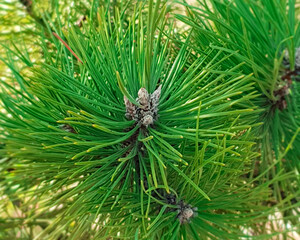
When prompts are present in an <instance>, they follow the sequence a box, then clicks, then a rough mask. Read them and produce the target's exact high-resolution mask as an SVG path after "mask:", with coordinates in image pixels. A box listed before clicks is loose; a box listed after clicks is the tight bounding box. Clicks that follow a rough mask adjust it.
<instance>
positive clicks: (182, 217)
mask: <svg viewBox="0 0 300 240" xmlns="http://www.w3.org/2000/svg"><path fill="white" fill-rule="evenodd" d="M166 200H167V203H168V204H171V205H176V206H177V207H178V208H177V213H178V214H177V218H178V219H179V222H180V224H184V223H189V222H190V221H191V218H192V217H196V216H197V215H198V213H197V211H198V208H197V207H192V206H191V205H190V204H186V203H185V202H184V201H182V200H180V201H179V202H177V199H176V196H175V195H173V194H168V195H167V196H166Z"/></svg>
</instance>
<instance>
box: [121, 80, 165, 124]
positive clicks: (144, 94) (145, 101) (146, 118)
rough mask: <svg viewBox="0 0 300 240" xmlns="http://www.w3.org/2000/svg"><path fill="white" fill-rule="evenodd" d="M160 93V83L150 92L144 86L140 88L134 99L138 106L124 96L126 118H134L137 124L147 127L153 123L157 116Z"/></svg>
mask: <svg viewBox="0 0 300 240" xmlns="http://www.w3.org/2000/svg"><path fill="white" fill-rule="evenodd" d="M160 94H161V85H160V86H159V87H158V88H157V89H156V90H155V91H154V92H153V93H152V94H149V93H148V91H147V90H146V89H145V88H140V90H139V91H138V98H137V99H136V101H137V102H138V103H139V106H136V105H134V104H133V103H132V102H130V101H129V99H128V98H127V97H126V96H124V102H125V107H126V114H125V116H126V118H127V119H129V120H135V121H136V122H138V123H139V124H141V125H143V126H145V127H148V126H149V125H151V124H153V122H154V121H156V120H157V118H158V103H159V98H160Z"/></svg>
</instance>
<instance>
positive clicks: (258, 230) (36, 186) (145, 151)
mask: <svg viewBox="0 0 300 240" xmlns="http://www.w3.org/2000/svg"><path fill="white" fill-rule="evenodd" d="M22 2H23V4H24V1H22ZM53 2H54V3H55V4H54V5H53V7H54V9H55V13H56V14H57V18H55V17H54V16H56V15H54V16H52V15H50V14H47V13H45V14H43V15H42V16H41V17H39V18H38V19H39V20H38V22H39V25H38V26H39V27H38V28H37V29H38V30H37V31H38V38H37V40H36V47H37V48H38V49H39V57H40V60H36V61H34V60H33V58H32V55H30V54H29V53H28V52H26V53H22V51H20V50H19V48H18V47H17V46H15V48H14V49H10V48H9V47H7V48H6V50H7V51H6V54H7V55H6V56H5V57H4V56H3V57H2V55H1V60H2V61H3V62H4V63H5V64H6V65H7V67H8V68H9V69H10V75H9V78H8V79H9V80H10V81H7V79H2V80H1V89H0V90H1V91H0V99H1V102H0V104H1V112H0V124H1V128H0V141H1V148H0V153H1V156H2V159H1V166H0V171H1V182H0V191H1V194H2V195H3V199H2V202H1V203H0V206H1V209H9V206H10V205H12V206H14V208H16V209H17V211H21V212H22V214H23V215H22V217H20V218H15V217H13V216H11V215H10V212H9V211H6V210H1V212H0V214H1V215H0V223H1V224H0V237H2V236H14V235H18V236H19V235H20V236H22V237H24V239H33V238H35V239H135V240H137V239H153V240H154V239H157V240H161V239H163V240H175V239H178V240H182V239H184V240H190V239H196V240H198V239H201V240H202V239H205V240H206V239H207V240H210V239H244V238H252V237H256V236H257V237H259V238H260V239H262V238H265V239H270V237H273V236H277V235H280V234H281V235H286V234H288V232H289V231H293V230H294V225H292V227H290V228H289V229H288V228H284V229H283V230H282V229H270V223H269V220H268V218H269V217H270V216H272V217H273V218H274V220H273V222H274V224H276V223H277V221H278V220H282V219H284V220H286V223H288V224H290V223H294V222H292V221H290V219H292V220H295V218H294V215H295V214H294V212H292V211H294V210H295V209H297V206H298V207H299V204H298V203H297V191H298V190H297V183H298V182H297V181H298V179H297V174H296V171H298V170H299V165H298V164H299V162H297V161H295V159H297V158H298V156H299V155H298V156H296V154H297V153H298V152H299V151H298V150H297V149H295V148H292V146H293V143H297V142H298V141H299V138H298V137H297V135H295V134H296V133H297V131H299V130H297V129H298V128H297V126H299V118H297V116H298V115H297V114H298V113H299V111H298V110H299V106H297V100H299V99H297V96H299V91H298V88H299V84H298V83H299V82H298V81H297V80H296V79H297V76H296V75H297V74H298V72H297V71H299V69H298V67H297V66H298V65H297V64H298V60H297V59H298V55H297V52H298V50H297V51H295V50H293V49H294V48H292V47H291V46H290V45H288V46H286V45H283V49H281V48H280V49H279V50H280V51H281V52H280V54H279V55H280V58H279V59H277V58H275V60H278V61H279V60H280V61H279V62H278V63H277V62H276V61H275V63H276V64H279V63H280V64H281V62H282V61H283V58H284V56H285V51H284V49H285V48H287V49H288V52H289V55H286V57H285V61H286V62H287V63H286V64H288V67H286V68H285V69H284V68H283V67H280V69H277V68H275V70H276V71H275V73H274V74H275V75H276V78H273V77H266V75H265V73H270V71H269V70H270V69H269V65H268V67H264V65H263V64H266V66H267V63H268V64H269V63H270V62H272V60H274V59H271V60H270V59H269V58H268V57H266V58H264V59H265V60H264V61H265V62H263V64H261V63H260V62H258V61H256V60H257V58H259V57H262V56H265V53H263V54H262V56H259V57H256V56H255V55H254V53H251V52H252V51H253V52H257V48H258V46H259V44H257V45H255V42H254V41H250V42H253V44H252V45H249V46H250V48H248V40H247V37H246V36H248V35H249V36H251V35H250V34H248V33H246V32H247V31H246V30H245V29H246V27H245V26H247V24H248V23H247V24H246V23H245V24H246V25H245V24H244V22H246V21H244V22H243V21H242V22H240V23H237V27H239V31H234V29H232V28H234V26H235V25H233V27H231V28H230V29H231V30H232V32H234V33H237V32H241V31H240V30H241V29H242V30H243V29H244V30H245V33H244V35H242V36H240V35H238V37H239V38H240V39H239V38H236V37H233V39H239V40H238V42H230V41H229V40H228V41H227V40H225V39H226V38H225V36H232V35H230V34H232V32H228V33H227V32H226V34H224V38H222V41H223V42H220V38H219V35H218V33H215V32H214V30H215V29H214V26H218V25H217V24H216V23H218V22H219V20H217V19H218V18H215V17H214V16H215V15H214V14H215V12H213V11H211V6H212V7H214V8H213V9H215V8H216V6H219V5H218V4H221V3H219V1H213V0H212V1H210V2H211V3H212V4H213V5H211V6H208V5H207V4H205V1H199V4H200V6H201V7H199V8H196V7H194V6H193V7H192V6H188V5H186V4H185V3H184V2H182V4H183V5H184V6H185V7H187V14H188V16H182V15H176V17H177V19H175V13H176V12H177V11H178V9H176V7H177V5H174V6H173V5H171V4H170V3H168V1H153V0H149V1H138V4H133V3H132V2H131V1H112V2H113V3H110V1H108V2H103V3H102V2H101V1H99V2H97V1H92V3H89V4H87V5H86V7H84V8H82V14H81V15H82V16H81V17H80V18H78V17H79V16H78V11H79V10H78V11H77V12H76V14H70V16H69V17H68V16H66V14H65V13H64V10H63V9H64V8H63V7H59V6H61V5H60V4H59V3H61V1H59V0H55V1H53ZM81 2H84V1H80V3H81ZM215 2H218V4H217V3H215ZM225 2H226V4H227V3H228V2H227V1H225ZM234 2H236V4H239V3H240V4H242V3H243V4H242V5H241V6H244V4H245V1H234ZM251 2H252V1H251ZM268 2H269V1H268ZM201 4H202V5H201ZM222 4H225V3H222ZM253 4H254V3H253ZM226 6H227V5H226ZM237 6H238V7H240V5H233V6H232V7H237ZM178 7H182V6H178ZM34 9H35V8H34V6H31V5H30V8H29V9H27V11H29V10H30V11H31V13H30V14H32V15H33V16H36V15H35V12H34ZM216 9H218V8H216ZM221 9H222V8H221ZM253 9H254V8H253ZM88 10H89V11H88ZM227 10H228V13H231V11H230V5H229V6H228V9H227ZM254 10H255V9H254ZM210 11H211V12H210ZM220 11H221V10H220ZM222 11H223V10H222ZM224 11H225V10H224ZM249 11H250V10H249ZM233 12H234V11H233ZM63 13H64V14H63ZM204 13H205V14H206V15H205V17H206V18H205V20H201V19H202V18H201V17H202V15H203V14H204ZM222 13H223V12H222ZM255 13H256V11H255V12H254V14H255ZM232 14H233V15H234V16H235V14H237V13H236V12H234V13H232ZM270 17H271V16H270ZM252 18H254V16H252ZM252 18H250V16H249V18H248V20H249V21H250V20H251V19H252ZM78 19H79V20H80V21H79V20H78ZM178 19H179V20H181V21H182V22H184V23H187V24H189V25H190V26H192V27H193V29H189V30H188V31H181V29H180V27H178V25H177V23H178ZM254 19H256V18H254ZM214 20H215V22H214ZM78 21H79V22H78ZM206 21H207V22H206ZM208 22H209V24H215V25H212V26H210V25H208ZM200 23H201V24H202V25H201V24H200ZM225 23H226V22H222V25H224V24H225ZM226 24H227V23H226ZM228 24H229V23H228ZM249 24H250V23H249ZM225 26H227V25H225ZM265 27H266V26H265V25H263V28H265ZM216 29H217V28H216ZM222 29H223V30H224V29H227V28H226V27H225V28H224V26H223V27H222ZM291 29H292V28H291ZM202 31H203V32H206V33H209V34H208V35H207V38H205V37H204V36H203V35H202ZM224 31H225V30H224ZM298 35H299V34H298ZM298 35H297V34H296V33H295V39H296V36H298ZM242 39H243V41H242ZM276 40H277V39H276ZM278 41H279V42H280V41H282V39H280V40H278ZM287 41H288V40H287ZM291 41H292V40H291ZM295 41H296V40H295ZM276 43H277V42H276ZM235 47H236V48H235ZM266 51H269V52H268V53H272V54H273V49H266ZM251 54H253V56H254V57H253V59H252V57H251V56H252V55H251ZM266 54H267V53H266ZM11 56H14V57H11ZM270 56H271V55H270ZM272 56H277V55H272ZM294 61H295V62H294ZM260 65H261V67H258V66H260ZM20 66H22V68H20ZM276 66H279V65H276ZM280 66H281V65H280ZM286 66H287V65H286ZM277 70H278V71H277ZM264 77H266V78H264ZM274 79H275V80H274ZM273 80H274V81H273ZM285 112H288V115H285ZM293 114H296V115H293ZM286 116H288V117H286ZM266 119H272V124H274V125H271V124H270V122H271V120H270V122H269V121H267V120H266ZM290 123H292V125H290V126H289V125H288V124H290ZM273 128H276V129H275V130H276V131H271V129H273ZM270 139H271V140H272V141H273V140H274V139H275V140H276V141H273V142H272V149H268V148H270V144H269V145H268V143H270V141H271V140H270ZM268 141H269V142H268ZM289 150H290V151H289ZM258 162H259V164H260V167H259V169H258V167H257V165H258ZM285 162H286V164H285ZM275 167H276V168H275ZM274 169H275V170H274ZM281 169H283V170H281ZM288 181H291V186H290V188H288V190H287V191H282V192H283V194H286V195H285V197H282V199H279V198H278V196H277V195H276V194H274V192H276V191H277V192H276V193H278V191H281V190H285V188H283V187H282V186H284V184H286V183H287V182H288ZM274 196H275V197H274ZM279 210H280V211H282V212H292V214H291V216H293V218H291V217H290V215H287V217H286V218H285V217H284V216H279V217H274V216H273V215H274V214H275V212H277V211H279ZM2 223H3V224H2ZM20 225H22V226H24V228H22V229H21V230H20V229H19V227H18V226H20Z"/></svg>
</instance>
